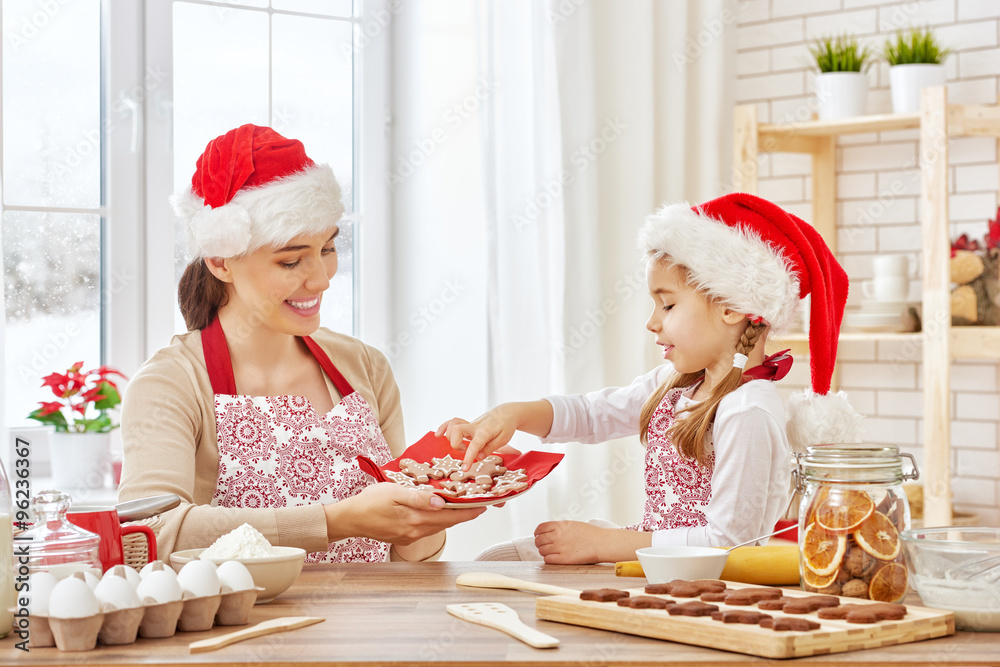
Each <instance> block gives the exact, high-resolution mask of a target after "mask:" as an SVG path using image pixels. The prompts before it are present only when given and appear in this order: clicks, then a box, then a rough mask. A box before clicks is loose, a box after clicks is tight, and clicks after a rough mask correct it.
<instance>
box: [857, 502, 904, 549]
mask: <svg viewBox="0 0 1000 667" xmlns="http://www.w3.org/2000/svg"><path fill="white" fill-rule="evenodd" d="M854 539H855V541H856V542H857V543H858V546H859V547H861V548H862V549H864V550H865V551H867V552H868V553H869V554H871V555H872V556H874V557H875V558H878V559H879V560H893V559H894V558H895V557H896V556H898V555H899V547H900V545H901V544H902V542H901V541H900V539H899V531H898V530H896V526H895V524H894V523H893V522H892V519H890V518H889V517H887V516H886V515H884V514H882V513H881V512H875V513H874V514H872V515H871V517H869V518H868V519H867V520H866V521H865V522H864V523H862V524H861V527H860V528H858V529H857V530H856V531H854Z"/></svg>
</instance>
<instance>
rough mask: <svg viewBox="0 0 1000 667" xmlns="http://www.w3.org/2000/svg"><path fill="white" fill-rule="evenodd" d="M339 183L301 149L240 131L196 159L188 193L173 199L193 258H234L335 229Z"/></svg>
mask: <svg viewBox="0 0 1000 667" xmlns="http://www.w3.org/2000/svg"><path fill="white" fill-rule="evenodd" d="M340 196H341V194H340V184H339V183H337V179H336V178H335V177H334V175H333V170H332V169H330V167H329V166H328V165H325V164H323V165H318V164H316V163H315V162H313V161H312V160H311V159H309V157H308V156H307V155H306V151H305V147H303V145H302V142H301V141H298V140H296V139H286V138H285V137H283V136H281V135H280V134H278V133H277V132H275V131H274V130H272V129H271V128H269V127H259V126H257V125H241V126H240V127H238V128H236V129H235V130H230V131H229V132H226V133H225V134H223V135H222V136H221V137H216V138H215V139H213V140H212V141H210V142H209V143H208V146H206V147H205V152H204V153H202V154H201V157H199V158H198V162H197V167H196V169H195V173H194V177H193V178H192V179H191V189H189V190H184V191H183V192H178V193H177V194H175V195H173V196H172V197H171V198H170V203H171V205H172V206H173V208H174V212H175V213H176V214H177V216H178V217H179V218H180V219H181V220H183V221H184V223H185V229H186V233H187V243H188V251H189V252H190V253H191V257H192V259H200V258H202V257H236V256H237V255H242V254H244V253H248V252H253V251H254V250H257V249H258V248H263V247H265V246H277V247H280V246H282V245H284V244H285V243H287V242H288V241H289V240H291V239H293V238H294V237H296V236H299V235H301V234H316V233H320V232H324V231H326V230H329V229H333V227H334V226H335V225H336V223H337V221H338V220H340V218H341V216H343V214H344V205H343V203H342V202H341V201H340Z"/></svg>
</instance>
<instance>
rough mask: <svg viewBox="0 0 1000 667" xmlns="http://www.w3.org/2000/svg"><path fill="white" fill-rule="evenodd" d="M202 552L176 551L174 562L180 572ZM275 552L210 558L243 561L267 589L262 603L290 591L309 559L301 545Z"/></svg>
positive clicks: (256, 581) (261, 595)
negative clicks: (269, 554) (240, 556)
mask: <svg viewBox="0 0 1000 667" xmlns="http://www.w3.org/2000/svg"><path fill="white" fill-rule="evenodd" d="M202 551H204V549H186V550H184V551H175V552H174V553H172V554H170V564H171V565H172V566H173V568H174V569H175V570H177V571H178V572H180V569H181V568H182V567H184V564H185V563H188V562H189V561H191V560H194V559H195V558H198V557H199V556H200V555H201V552H202ZM271 551H272V553H273V554H274V555H273V556H266V557H264V558H210V559H209V560H210V561H212V562H213V563H215V564H216V565H219V564H220V563H224V562H226V561H227V560H235V561H239V562H240V563H243V564H244V565H245V566H246V568H247V569H248V570H250V576H252V577H253V583H254V585H255V586H260V587H262V588H263V589H264V590H262V591H260V593H259V594H258V595H257V604H261V603H264V602H270V601H271V600H273V599H274V598H276V597H278V596H279V595H281V594H282V593H284V592H285V591H287V590H288V588H289V587H290V586H291V585H292V584H294V583H295V580H296V579H297V578H298V576H299V573H300V572H301V571H302V565H303V563H305V559H306V551H305V549H299V548H298V547H271Z"/></svg>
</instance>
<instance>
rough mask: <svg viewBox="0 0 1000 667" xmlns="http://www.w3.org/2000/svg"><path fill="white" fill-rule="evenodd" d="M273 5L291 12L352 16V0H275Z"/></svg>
mask: <svg viewBox="0 0 1000 667" xmlns="http://www.w3.org/2000/svg"><path fill="white" fill-rule="evenodd" d="M271 6H272V7H274V8H275V9H284V10H286V11H290V12H305V13H307V14H324V15H326V16H348V17H349V16H350V15H351V0H273V2H272V4H271Z"/></svg>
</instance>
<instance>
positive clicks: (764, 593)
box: [702, 587, 781, 606]
mask: <svg viewBox="0 0 1000 667" xmlns="http://www.w3.org/2000/svg"><path fill="white" fill-rule="evenodd" d="M780 597H781V591H780V590H779V589H777V588H769V587H753V588H736V589H732V590H727V591H726V592H725V597H724V598H723V599H722V600H721V602H725V603H726V604H731V605H735V606H748V605H752V604H756V603H758V602H760V601H761V600H777V599H778V598H780ZM702 599H703V600H704V599H705V597H704V596H702Z"/></svg>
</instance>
